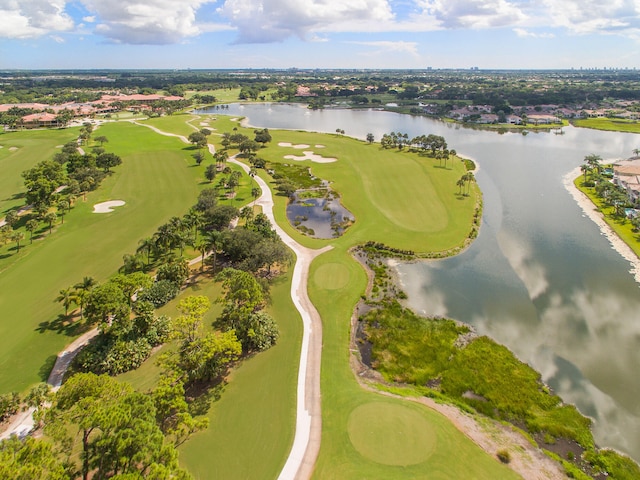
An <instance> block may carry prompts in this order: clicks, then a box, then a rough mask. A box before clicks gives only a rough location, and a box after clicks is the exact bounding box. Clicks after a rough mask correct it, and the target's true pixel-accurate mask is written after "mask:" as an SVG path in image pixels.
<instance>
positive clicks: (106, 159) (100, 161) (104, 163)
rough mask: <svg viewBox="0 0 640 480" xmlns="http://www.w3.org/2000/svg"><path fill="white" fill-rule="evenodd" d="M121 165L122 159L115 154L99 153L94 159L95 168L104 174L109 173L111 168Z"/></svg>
mask: <svg viewBox="0 0 640 480" xmlns="http://www.w3.org/2000/svg"><path fill="white" fill-rule="evenodd" d="M121 163H122V159H121V158H120V157H119V156H118V155H116V154H115V153H101V154H100V155H98V156H97V157H96V167H98V168H102V169H103V170H104V172H105V173H108V172H109V171H111V168H113V167H117V166H118V165H120V164H121Z"/></svg>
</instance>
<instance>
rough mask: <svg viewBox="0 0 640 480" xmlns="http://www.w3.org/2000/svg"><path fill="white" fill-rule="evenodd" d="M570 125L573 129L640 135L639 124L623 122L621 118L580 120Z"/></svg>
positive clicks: (632, 121) (629, 121)
mask: <svg viewBox="0 0 640 480" xmlns="http://www.w3.org/2000/svg"><path fill="white" fill-rule="evenodd" d="M571 123H572V124H573V125H574V126H575V127H582V128H593V129H595V130H607V131H612V132H629V133H640V123H638V122H637V121H636V120H625V119H622V118H581V119H578V120H572V122H571Z"/></svg>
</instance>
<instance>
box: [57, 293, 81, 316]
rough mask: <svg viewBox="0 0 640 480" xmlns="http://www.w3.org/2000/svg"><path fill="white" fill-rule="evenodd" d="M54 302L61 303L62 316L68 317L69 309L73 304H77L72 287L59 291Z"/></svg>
mask: <svg viewBox="0 0 640 480" xmlns="http://www.w3.org/2000/svg"><path fill="white" fill-rule="evenodd" d="M56 302H58V303H62V306H63V307H64V316H65V317H67V316H68V315H69V307H70V306H71V305H73V304H74V303H77V295H76V293H75V290H74V289H73V287H68V288H65V289H63V290H60V295H58V296H57V297H56Z"/></svg>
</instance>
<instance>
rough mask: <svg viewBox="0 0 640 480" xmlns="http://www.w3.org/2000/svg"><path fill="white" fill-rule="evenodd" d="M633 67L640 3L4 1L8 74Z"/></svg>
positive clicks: (0, 46)
mask: <svg viewBox="0 0 640 480" xmlns="http://www.w3.org/2000/svg"><path fill="white" fill-rule="evenodd" d="M473 66H477V67H479V68H505V69H507V68H516V69H523V68H552V69H553V68H580V67H583V68H603V67H606V68H627V67H628V68H634V67H636V66H640V2H638V1H637V0H608V1H607V2H603V1H602V0H0V68H2V69H10V68H18V69H32V68H43V69H46V68H289V67H298V68H426V67H433V68H469V67H473Z"/></svg>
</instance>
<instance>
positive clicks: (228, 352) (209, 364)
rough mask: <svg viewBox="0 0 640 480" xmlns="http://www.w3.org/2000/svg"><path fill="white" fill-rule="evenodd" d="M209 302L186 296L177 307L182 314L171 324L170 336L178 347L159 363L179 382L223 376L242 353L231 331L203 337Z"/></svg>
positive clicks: (201, 297) (202, 297)
mask: <svg viewBox="0 0 640 480" xmlns="http://www.w3.org/2000/svg"><path fill="white" fill-rule="evenodd" d="M210 306H211V303H210V302H209V299H208V298H207V297H205V296H194V297H187V298H185V299H184V300H182V301H181V302H180V303H179V304H178V309H179V310H180V312H181V313H182V315H181V316H180V317H178V318H176V319H175V320H174V321H173V322H172V333H171V336H172V337H173V338H174V339H176V340H178V341H179V343H180V345H179V347H178V351H177V352H175V353H167V354H165V355H164V356H163V357H162V359H161V364H162V366H163V367H164V368H165V370H167V371H168V372H170V373H169V374H170V375H171V374H173V375H175V376H176V377H177V378H178V379H182V378H186V379H187V380H188V381H190V382H192V381H197V380H206V379H213V378H216V377H218V376H220V375H222V374H223V373H224V372H225V371H226V369H227V368H228V365H229V363H230V362H232V361H234V360H236V359H237V358H238V356H239V355H240V353H241V351H242V347H241V345H240V343H239V342H238V340H237V338H236V335H235V333H234V332H233V331H228V332H225V333H219V332H212V333H209V334H206V335H205V334H204V333H203V331H202V328H203V326H202V320H203V316H204V314H205V313H206V312H207V310H208V309H209V308H210Z"/></svg>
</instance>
